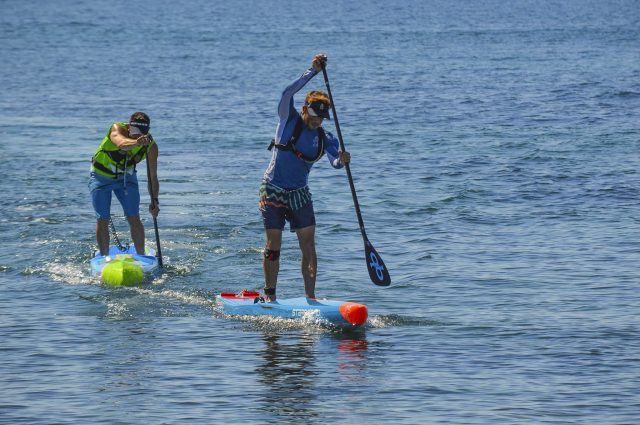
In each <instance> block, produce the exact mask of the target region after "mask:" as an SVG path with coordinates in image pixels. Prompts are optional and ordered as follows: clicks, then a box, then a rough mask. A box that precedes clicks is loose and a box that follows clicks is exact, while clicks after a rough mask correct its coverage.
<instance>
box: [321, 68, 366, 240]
mask: <svg viewBox="0 0 640 425" xmlns="http://www.w3.org/2000/svg"><path fill="white" fill-rule="evenodd" d="M322 76H323V77H324V84H325V85H326V86H327V93H328V94H329V100H330V101H331V112H332V113H333V122H334V124H335V126H336V132H337V133H338V141H339V142H340V149H341V150H342V152H346V149H345V147H344V140H343V139H342V132H341V131H340V123H339V122H338V114H337V113H336V105H335V103H333V95H332V94H331V86H330V85H329V77H328V76H327V70H326V68H325V67H324V66H323V67H322ZM344 168H345V169H346V170H347V177H348V179H349V187H350V188H351V196H352V197H353V205H354V207H355V209H356V216H357V217H358V224H359V225H360V233H362V239H364V240H365V242H366V241H367V239H368V238H367V233H366V232H365V230H364V221H363V220H362V213H361V212H360V203H359V202H358V195H357V194H356V187H355V185H354V184H353V177H352V176H351V168H350V167H349V164H344Z"/></svg>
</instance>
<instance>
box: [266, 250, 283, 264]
mask: <svg viewBox="0 0 640 425" xmlns="http://www.w3.org/2000/svg"><path fill="white" fill-rule="evenodd" d="M264 258H266V259H267V260H269V261H276V260H277V259H278V258H280V251H274V250H272V249H269V248H265V249H264Z"/></svg>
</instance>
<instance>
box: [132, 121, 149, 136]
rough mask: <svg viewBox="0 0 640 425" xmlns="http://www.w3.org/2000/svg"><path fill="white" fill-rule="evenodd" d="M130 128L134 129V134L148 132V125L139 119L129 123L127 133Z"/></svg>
mask: <svg viewBox="0 0 640 425" xmlns="http://www.w3.org/2000/svg"><path fill="white" fill-rule="evenodd" d="M132 127H133V128H135V130H134V131H133V132H134V133H140V134H147V133H148V132H149V123H148V122H145V121H144V120H141V119H138V120H131V121H129V132H131V128H132ZM136 130H137V131H136Z"/></svg>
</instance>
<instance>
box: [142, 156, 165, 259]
mask: <svg viewBox="0 0 640 425" xmlns="http://www.w3.org/2000/svg"><path fill="white" fill-rule="evenodd" d="M147 154H148V152H147ZM145 162H146V163H147V189H148V190H149V197H151V205H154V206H155V204H156V201H155V199H154V198H153V190H152V189H153V188H152V185H151V167H150V166H149V158H147V160H146V161H145ZM153 229H154V230H155V233H156V250H157V251H158V255H157V257H158V265H159V266H160V267H162V250H161V249H160V232H158V219H157V218H156V217H153Z"/></svg>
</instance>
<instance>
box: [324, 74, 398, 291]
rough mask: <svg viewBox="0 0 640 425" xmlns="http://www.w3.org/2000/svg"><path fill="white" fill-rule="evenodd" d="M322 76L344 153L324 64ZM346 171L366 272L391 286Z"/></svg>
mask: <svg viewBox="0 0 640 425" xmlns="http://www.w3.org/2000/svg"><path fill="white" fill-rule="evenodd" d="M322 75H323V76H324V83H325V85H326V86H327V93H328V94H329V100H330V101H331V110H332V111H333V119H334V121H335V126H336V132H337V133H338V141H339V142H340V149H341V150H342V152H346V149H345V147H344V140H343V139H342V132H341V131H340V123H339V122H338V114H337V113H336V105H335V103H334V102H333V95H332V94H331V86H330V85H329V77H328V76H327V69H326V68H325V66H324V64H323V65H322ZM345 168H346V169H347V177H348V178H349V187H350V188H351V196H353V205H354V207H355V209H356V215H357V216H358V224H359V225H360V233H362V240H363V242H364V254H365V261H366V264H367V271H368V272H369V277H370V278H371V281H372V282H373V283H374V284H376V285H378V286H389V285H390V284H391V276H389V271H388V270H387V267H386V266H385V264H384V261H382V258H381V257H380V255H379V254H378V252H377V251H376V249H375V248H374V247H373V245H371V242H369V239H368V238H367V233H366V232H365V230H364V221H363V220H362V213H361V212H360V204H359V203H358V196H357V195H356V187H355V185H354V184H353V177H352V176H351V168H349V164H345Z"/></svg>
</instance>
